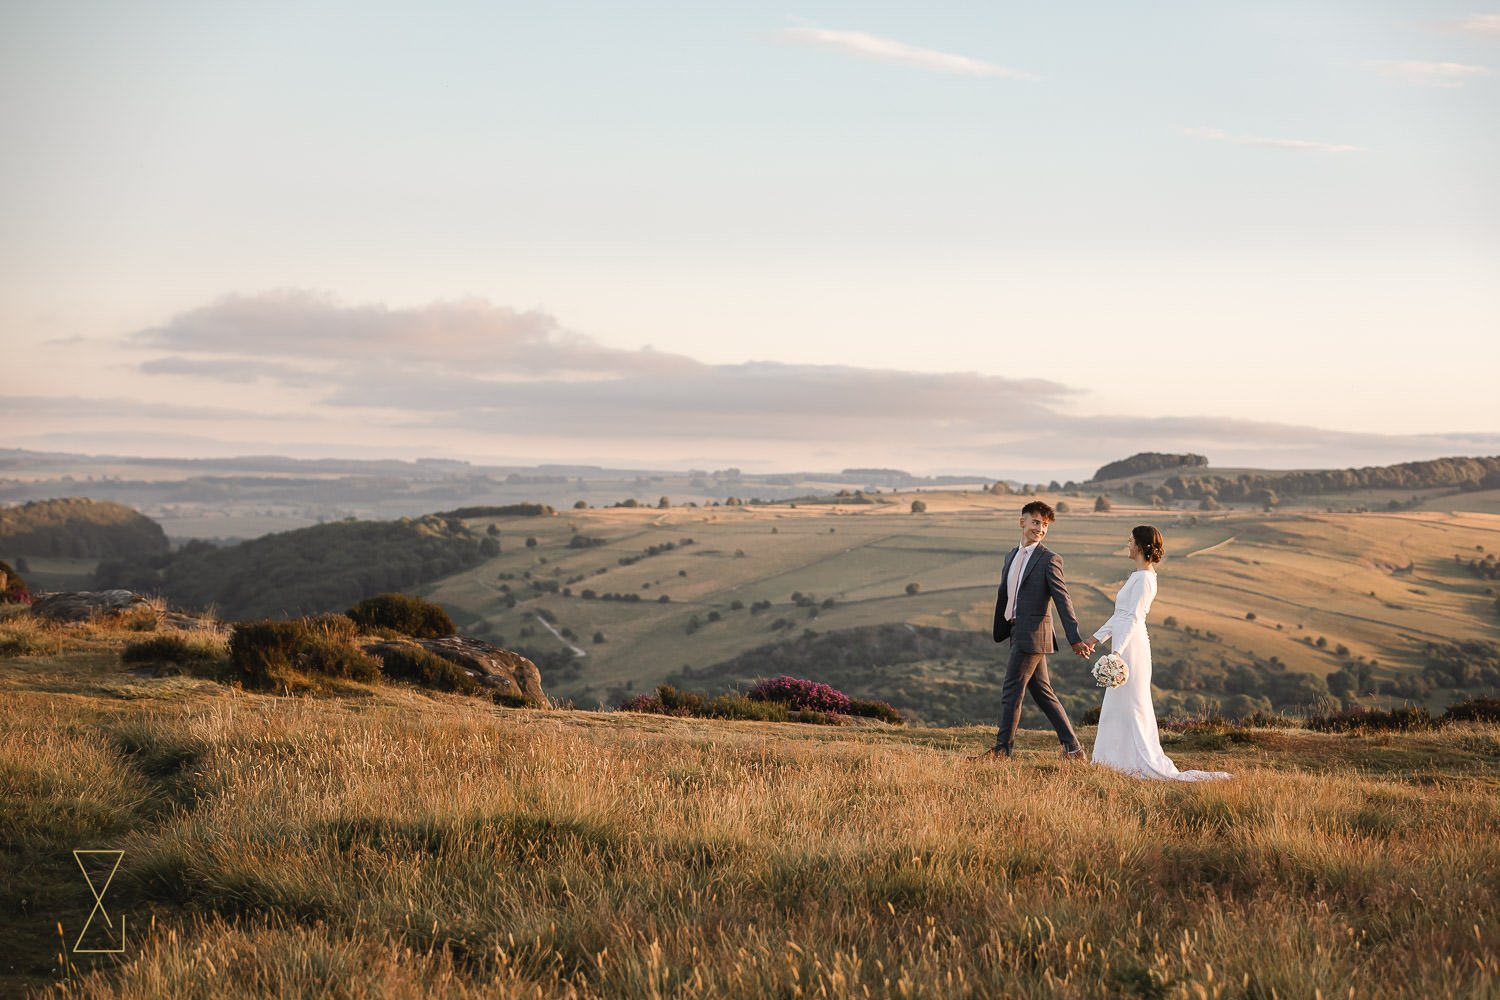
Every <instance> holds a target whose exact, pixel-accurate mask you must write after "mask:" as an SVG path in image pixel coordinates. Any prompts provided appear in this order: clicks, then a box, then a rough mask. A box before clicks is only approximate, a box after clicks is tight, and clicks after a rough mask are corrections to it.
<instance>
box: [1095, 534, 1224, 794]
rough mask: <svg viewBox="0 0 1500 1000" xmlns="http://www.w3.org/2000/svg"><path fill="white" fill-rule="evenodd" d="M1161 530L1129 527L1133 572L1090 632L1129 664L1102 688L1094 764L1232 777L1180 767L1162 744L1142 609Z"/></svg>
mask: <svg viewBox="0 0 1500 1000" xmlns="http://www.w3.org/2000/svg"><path fill="white" fill-rule="evenodd" d="M1162 552H1163V542H1162V537H1161V532H1160V531H1157V530H1156V529H1155V528H1153V527H1151V525H1149V524H1143V525H1141V526H1140V527H1138V528H1135V529H1134V530H1132V531H1131V532H1130V558H1131V560H1132V561H1133V562H1134V563H1135V572H1134V573H1132V574H1130V579H1128V580H1126V581H1125V586H1123V587H1121V588H1120V593H1119V595H1118V596H1117V597H1116V598H1115V613H1114V614H1113V615H1112V616H1111V617H1110V619H1109V621H1107V622H1105V623H1104V625H1103V626H1101V627H1100V629H1099V631H1097V632H1095V633H1094V638H1095V639H1098V640H1100V641H1103V640H1104V639H1108V640H1109V641H1110V648H1111V649H1112V650H1113V651H1114V652H1116V653H1118V654H1119V655H1120V657H1121V658H1122V659H1123V660H1124V661H1125V664H1126V666H1127V667H1128V668H1129V673H1128V676H1127V677H1126V679H1125V683H1124V684H1121V685H1120V686H1119V687H1113V688H1109V689H1108V690H1106V691H1105V692H1104V706H1103V707H1102V708H1101V709H1100V710H1099V732H1098V735H1097V736H1096V737H1095V739H1094V763H1095V764H1103V765H1104V766H1105V767H1112V768H1114V769H1115V770H1117V771H1124V772H1125V773H1126V774H1132V775H1135V776H1136V777H1139V778H1160V779H1163V780H1170V781H1212V780H1214V779H1216V778H1228V777H1231V775H1230V774H1228V773H1227V772H1225V771H1179V770H1177V765H1176V764H1173V763H1172V760H1171V758H1169V757H1168V756H1167V755H1166V754H1165V753H1163V752H1162V749H1161V737H1160V736H1159V735H1158V734H1157V729H1156V711H1155V710H1154V709H1153V708H1152V707H1151V638H1150V636H1148V635H1147V634H1146V613H1147V612H1148V611H1150V610H1151V601H1152V600H1153V599H1154V598H1155V597H1156V569H1155V567H1156V564H1157V563H1159V562H1161V557H1162Z"/></svg>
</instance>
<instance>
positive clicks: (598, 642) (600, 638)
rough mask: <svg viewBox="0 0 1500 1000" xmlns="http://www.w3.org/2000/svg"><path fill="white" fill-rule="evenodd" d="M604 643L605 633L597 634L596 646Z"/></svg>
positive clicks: (595, 634) (595, 635)
mask: <svg viewBox="0 0 1500 1000" xmlns="http://www.w3.org/2000/svg"><path fill="white" fill-rule="evenodd" d="M603 641H604V633H603V632H595V633H594V645H596V646H597V645H599V644H600V643H601V642H603Z"/></svg>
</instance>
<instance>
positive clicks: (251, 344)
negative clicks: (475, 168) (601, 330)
mask: <svg viewBox="0 0 1500 1000" xmlns="http://www.w3.org/2000/svg"><path fill="white" fill-rule="evenodd" d="M131 342H132V343H133V344H134V345H135V346H137V347H142V348H164V349H168V350H172V351H177V352H182V353H206V354H214V355H239V356H245V357H251V358H263V357H266V356H268V355H269V356H274V357H279V358H281V359H282V360H284V361H286V362H287V363H288V364H291V365H299V366H300V365H305V363H307V362H309V361H340V362H349V361H360V360H362V361H385V362H389V363H391V364H396V365H400V366H402V367H406V366H411V365H416V366H430V367H452V368H457V369H459V370H464V371H471V370H474V369H475V368H479V369H492V370H497V371H504V372H506V373H508V374H524V375H532V376H538V375H573V376H585V377H587V376H607V375H609V374H612V373H614V372H616V371H618V370H619V369H620V368H621V367H622V366H625V367H628V368H630V369H636V368H638V367H640V366H641V365H642V364H645V363H647V362H649V363H650V365H651V366H652V367H654V368H655V369H657V370H660V371H680V370H684V369H691V368H695V367H698V362H696V361H693V360H691V359H689V358H684V357H681V356H680V355H671V354H664V353H661V352H657V351H624V350H619V349H615V348H608V347H603V346H601V345H600V344H598V343H596V342H594V341H592V340H590V339H589V338H587V337H584V336H582V335H580V334H576V333H573V332H571V331H569V330H566V329H564V328H563V327H562V326H560V325H559V324H558V322H557V320H556V319H554V318H553V317H552V316H549V315H548V314H546V313H544V312H539V311H531V312H517V311H516V310H513V309H508V308H505V307H502V306H495V305H491V304H490V303H488V302H486V301H484V300H481V299H465V300H461V301H455V302H437V303H433V304H431V305H427V306H423V307H421V308H416V309H399V308H398V309H392V308H390V307H387V306H383V305H364V306H345V305H341V304H339V303H338V302H337V301H336V300H334V299H333V298H332V297H330V296H326V295H320V294H317V293H315V292H308V291H302V290H282V291H276V292H269V293H266V294H262V295H231V296H226V297H224V298H222V299H219V300H218V301H217V302H213V303H210V304H209V305H206V306H203V307H200V308H198V309H193V310H190V311H188V312H185V313H181V314H179V315H177V316H174V317H173V318H172V319H170V320H169V321H167V322H166V323H164V324H163V325H161V326H159V327H153V328H151V329H147V330H142V331H140V332H138V333H136V334H134V335H133V336H132V338H131ZM177 368H178V370H177V371H175V372H173V373H174V374H183V373H184V372H183V371H182V365H181V363H180V362H179V364H178V366H177ZM203 373H204V374H207V372H206V371H205V372H203ZM261 374H262V375H267V374H269V373H268V372H262V373H261ZM240 381H243V379H240Z"/></svg>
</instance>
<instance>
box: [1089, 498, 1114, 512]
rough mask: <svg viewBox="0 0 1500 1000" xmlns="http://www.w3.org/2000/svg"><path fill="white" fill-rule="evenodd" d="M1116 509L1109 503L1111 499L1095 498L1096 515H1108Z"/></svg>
mask: <svg viewBox="0 0 1500 1000" xmlns="http://www.w3.org/2000/svg"><path fill="white" fill-rule="evenodd" d="M1114 509H1115V505H1114V504H1112V503H1110V502H1109V497H1105V496H1101V497H1095V498H1094V513H1095V514H1107V513H1109V512H1110V511H1112V510H1114Z"/></svg>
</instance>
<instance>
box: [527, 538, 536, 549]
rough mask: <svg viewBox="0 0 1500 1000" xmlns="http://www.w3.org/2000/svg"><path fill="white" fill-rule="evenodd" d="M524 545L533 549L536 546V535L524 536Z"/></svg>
mask: <svg viewBox="0 0 1500 1000" xmlns="http://www.w3.org/2000/svg"><path fill="white" fill-rule="evenodd" d="M526 547H527V548H528V549H534V548H536V536H535V535H527V536H526Z"/></svg>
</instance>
